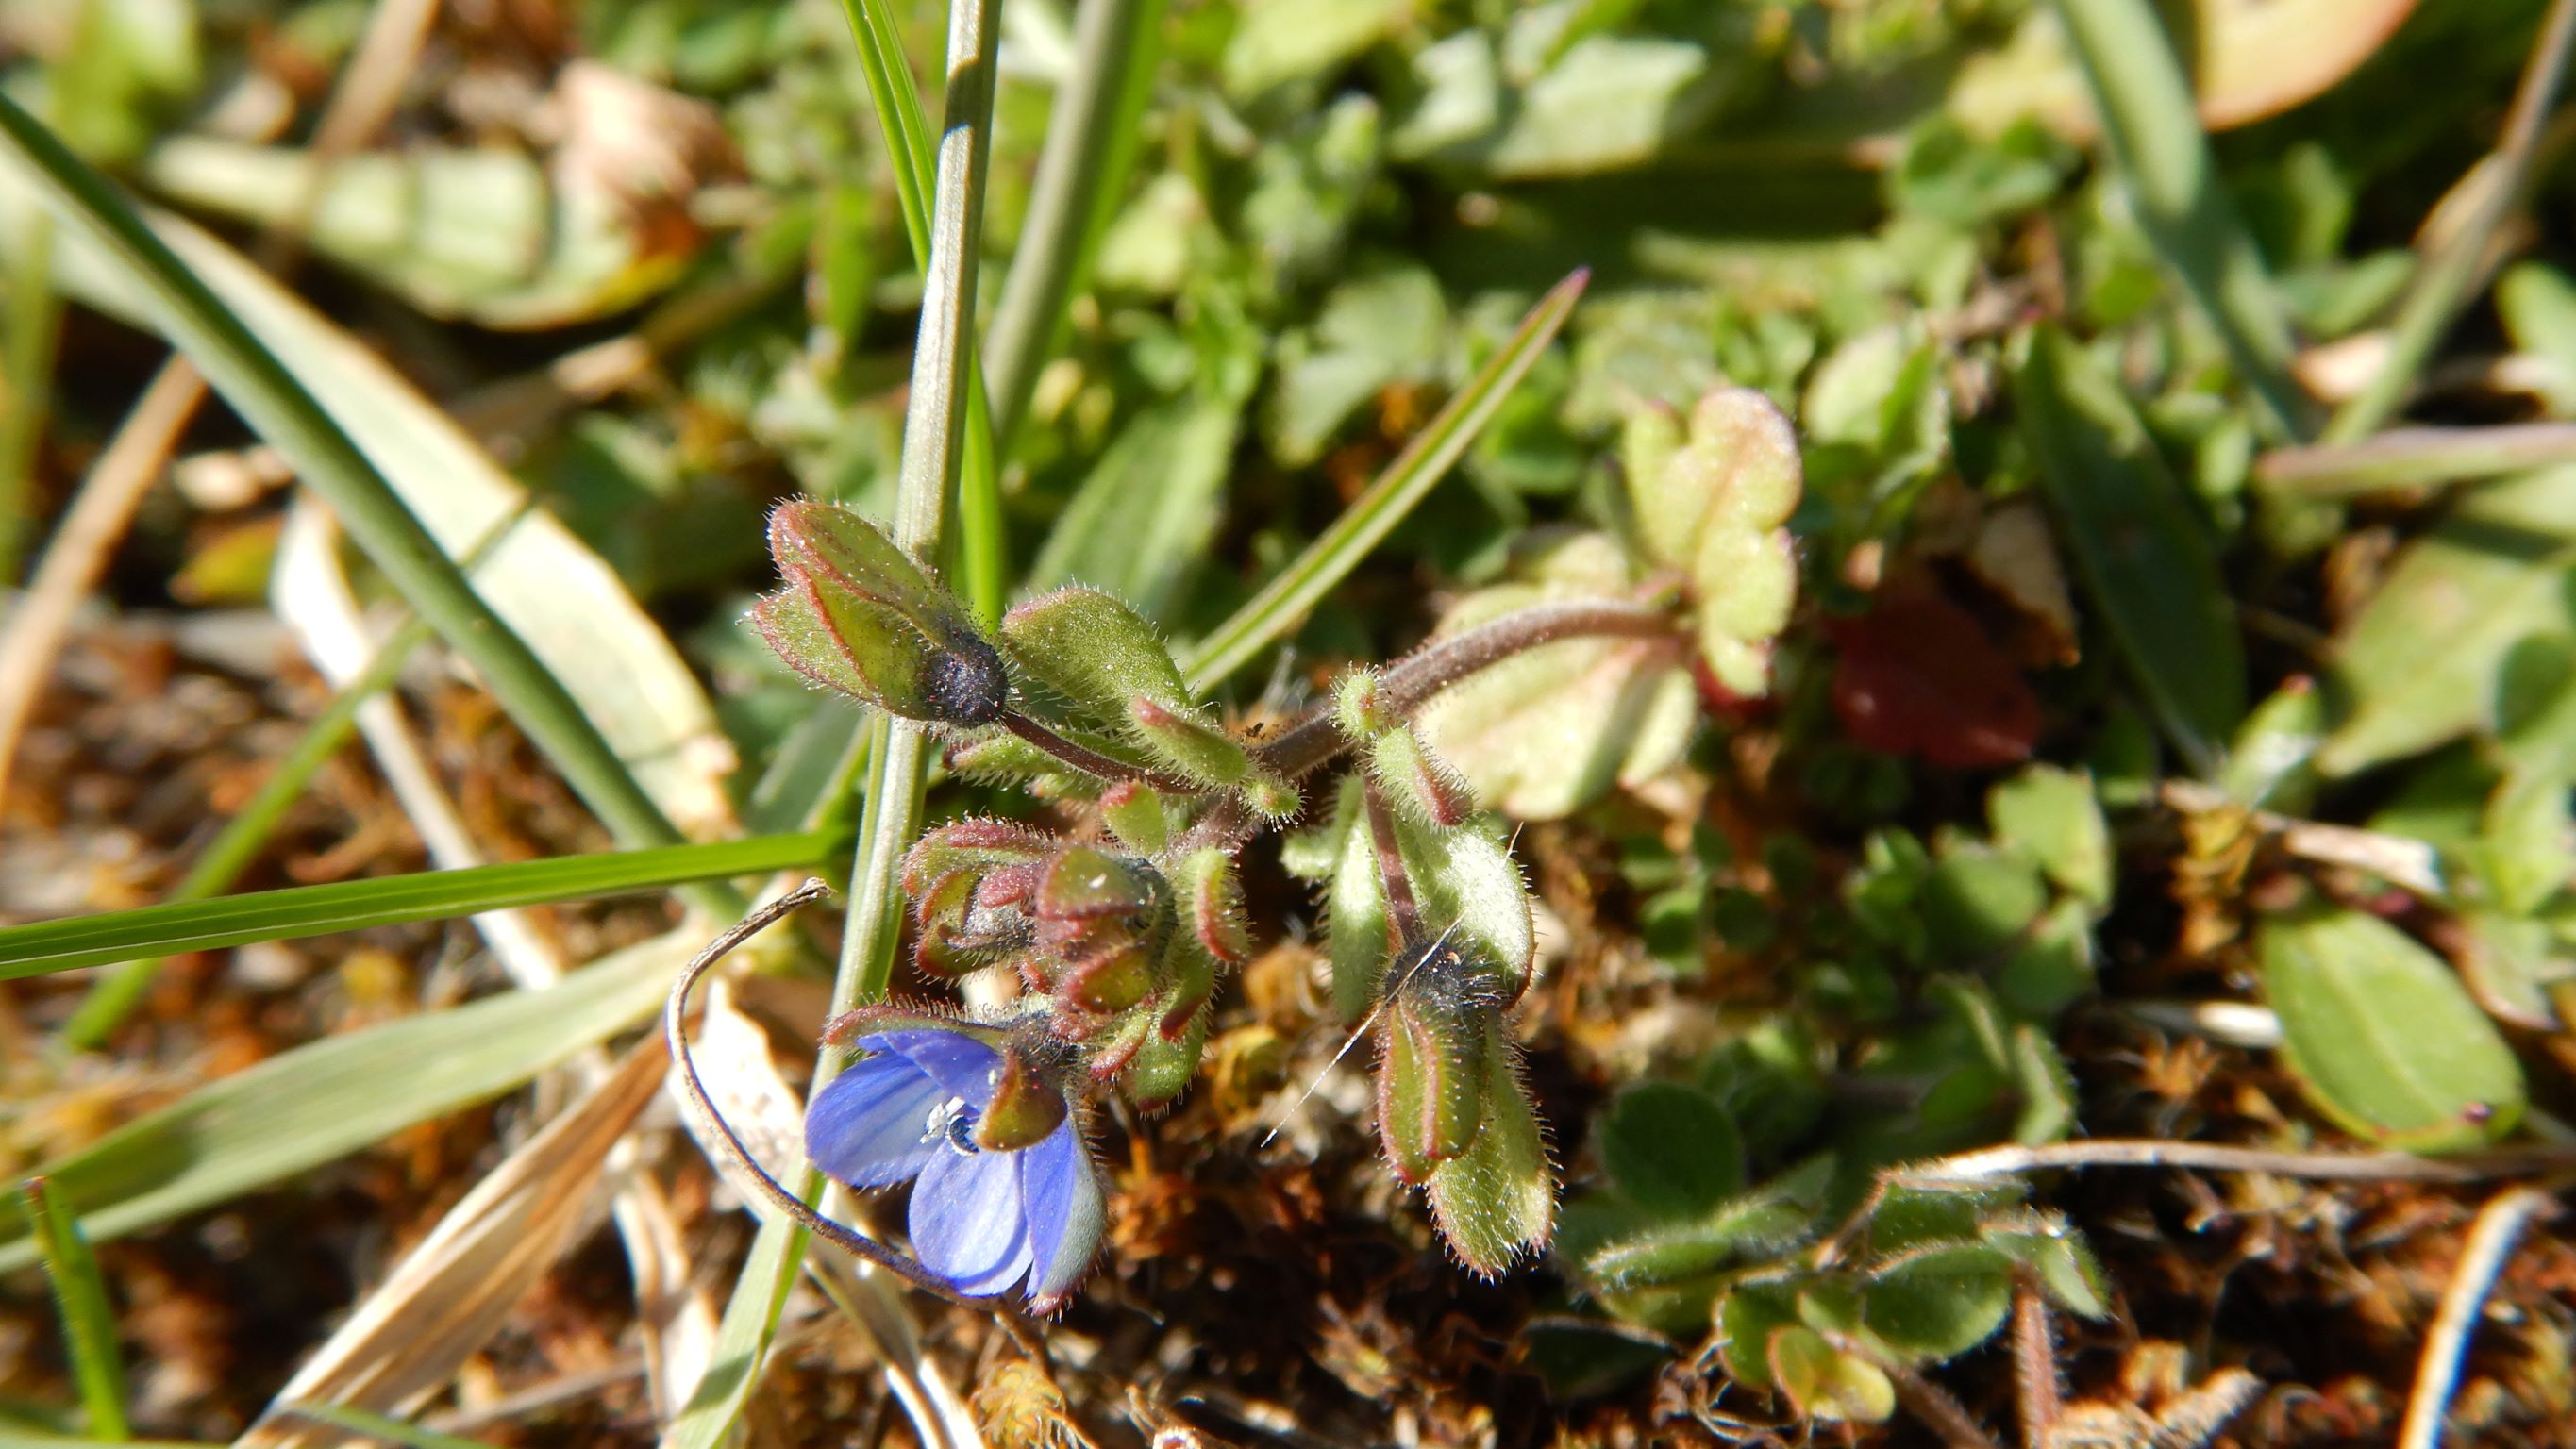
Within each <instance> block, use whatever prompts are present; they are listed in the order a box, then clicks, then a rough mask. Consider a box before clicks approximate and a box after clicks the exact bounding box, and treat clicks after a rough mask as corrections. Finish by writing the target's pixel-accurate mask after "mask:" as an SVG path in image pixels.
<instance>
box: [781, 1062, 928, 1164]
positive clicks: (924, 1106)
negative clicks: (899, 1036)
mask: <svg viewBox="0 0 2576 1449" xmlns="http://www.w3.org/2000/svg"><path fill="white" fill-rule="evenodd" d="M948 1097H949V1093H948V1091H947V1089H945V1088H943V1087H942V1086H940V1085H939V1083H938V1082H937V1081H935V1080H933V1079H932V1078H931V1075H930V1074H929V1073H928V1072H925V1071H923V1070H922V1069H921V1068H919V1067H917V1066H915V1065H913V1063H912V1059H911V1058H909V1057H906V1056H903V1055H900V1054H898V1053H894V1052H888V1053H886V1054H884V1055H882V1056H873V1057H869V1058H867V1059H865V1060H863V1061H857V1062H852V1063H851V1064H850V1065H849V1066H848V1067H847V1068H845V1069H844V1070H843V1071H842V1072H841V1074H840V1075H839V1076H837V1077H834V1078H833V1079H832V1080H831V1081H829V1082H827V1083H825V1084H824V1086H823V1090H821V1091H819V1092H817V1093H815V1094H814V1100H813V1101H812V1103H810V1104H809V1105H808V1106H807V1107H806V1109H805V1155H806V1156H807V1157H808V1158H810V1159H812V1160H813V1163H814V1165H815V1166H816V1167H819V1168H821V1169H823V1171H824V1172H826V1173H828V1174H830V1175H831V1177H832V1178H833V1179H834V1180H835V1181H838V1182H844V1183H847V1184H849V1185H850V1186H852V1187H892V1186H893V1185H894V1184H896V1183H898V1182H904V1181H908V1180H909V1179H911V1178H913V1177H916V1176H919V1175H920V1173H921V1170H922V1169H923V1168H924V1167H927V1166H929V1164H930V1159H931V1155H932V1154H933V1153H935V1152H945V1151H948V1150H949V1149H948V1148H947V1147H946V1146H945V1144H943V1143H940V1142H938V1141H936V1140H935V1139H934V1141H932V1142H927V1143H925V1142H923V1141H922V1140H921V1136H922V1131H923V1128H924V1126H925V1125H926V1124H927V1123H928V1122H929V1120H930V1114H931V1113H932V1112H933V1111H935V1110H937V1109H938V1107H939V1105H940V1104H941V1103H943V1102H945V1101H947V1100H948Z"/></svg>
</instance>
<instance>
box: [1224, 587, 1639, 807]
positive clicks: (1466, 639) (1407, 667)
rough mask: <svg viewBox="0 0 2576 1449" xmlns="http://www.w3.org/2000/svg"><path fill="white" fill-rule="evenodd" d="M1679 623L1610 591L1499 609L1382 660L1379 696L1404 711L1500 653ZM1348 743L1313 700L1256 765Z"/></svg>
mask: <svg viewBox="0 0 2576 1449" xmlns="http://www.w3.org/2000/svg"><path fill="white" fill-rule="evenodd" d="M1680 638H1681V632H1680V629H1679V626H1677V625H1676V624H1675V623H1674V621H1673V616H1672V615H1671V613H1669V612H1668V611H1666V610H1663V609H1656V608H1650V607H1648V606H1646V605H1643V604H1627V603H1620V602H1617V601H1615V600H1610V599H1597V600H1588V601H1586V602H1583V603H1574V604H1539V605H1535V606H1533V607H1531V608H1527V609H1521V610H1518V611H1516V612H1514V613H1509V614H1505V615H1504V616H1503V617H1501V618H1499V619H1496V620H1494V621H1493V622H1492V623H1489V624H1480V625H1478V626H1476V627H1475V628H1473V629H1470V630H1468V631H1467V632H1465V633H1463V634H1453V635H1451V636H1450V637H1448V638H1446V639H1435V640H1433V641H1432V642H1431V643H1428V644H1425V645H1423V646H1422V647H1421V648H1419V649H1416V650H1414V651H1413V652H1412V653H1411V654H1408V655H1406V656H1404V657H1403V658H1402V659H1399V660H1397V661H1396V662H1395V663H1393V664H1390V665H1388V666H1387V668H1386V672H1385V673H1384V674H1382V675H1381V676H1379V682H1378V698H1379V700H1380V701H1381V702H1382V704H1383V706H1384V708H1385V709H1386V710H1387V711H1388V712H1389V713H1392V714H1399V715H1406V714H1411V713H1412V712H1413V711H1415V710H1417V709H1420V708H1421V707H1422V706H1424V705H1425V704H1428V703H1430V702H1431V699H1432V697H1433V696H1434V695H1437V694H1438V693H1440V691H1442V690H1444V689H1447V688H1449V687H1450V686H1451V685H1454V684H1456V683H1458V682H1459V681H1460V680H1463V679H1465V678H1467V677H1468V676H1469V675H1472V674H1475V673H1477V672H1478V671H1480V670H1485V669H1490V668H1492V667H1493V666H1495V665H1497V664H1500V663H1502V662H1503V661H1504V660H1506V659H1510V658H1513V657H1514V656H1516V655H1519V654H1522V653H1525V652H1527V651H1529V650H1532V649H1536V648H1539V647H1541V646H1543V645H1548V644H1558V643H1562V642H1564V641H1566V640H1569V639H1673V640H1676V641H1678V640H1679V639H1680ZM1348 748H1350V741H1349V740H1347V739H1345V738H1343V736H1342V733H1341V731H1340V730H1339V729H1338V728H1336V727H1335V726H1334V724H1333V711H1332V707H1331V706H1330V705H1329V704H1327V705H1318V706H1317V707H1316V708H1314V709H1313V710H1310V711H1308V712H1307V714H1306V716H1305V717H1304V718H1302V719H1300V720H1298V721H1297V722H1296V723H1295V724H1292V725H1290V726H1289V727H1288V728H1286V729H1284V730H1282V731H1280V732H1279V734H1278V735H1277V736H1276V737H1274V738H1273V739H1272V740H1271V741H1270V743H1269V744H1267V745H1265V746H1263V747H1262V748H1261V750H1260V751H1259V755H1258V757H1259V759H1260V762H1261V764H1262V767H1263V768H1265V769H1268V770H1271V771H1273V772H1275V773H1277V774H1280V775H1283V776H1285V777H1287V778H1288V779H1291V780H1294V779H1297V778H1299V777H1301V776H1304V775H1309V774H1312V773H1314V771H1316V770H1317V769H1319V768H1321V767H1322V766H1324V765H1326V764H1329V763H1331V762H1332V760H1333V759H1334V757H1336V756H1338V755H1340V754H1341V753H1342V751H1344V750H1346V749H1348Z"/></svg>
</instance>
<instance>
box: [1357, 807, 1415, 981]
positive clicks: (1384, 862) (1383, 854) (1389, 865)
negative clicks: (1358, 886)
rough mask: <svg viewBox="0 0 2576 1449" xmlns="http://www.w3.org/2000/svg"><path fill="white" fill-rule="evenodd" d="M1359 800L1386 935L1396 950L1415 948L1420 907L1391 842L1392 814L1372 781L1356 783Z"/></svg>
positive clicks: (1401, 853)
mask: <svg viewBox="0 0 2576 1449" xmlns="http://www.w3.org/2000/svg"><path fill="white" fill-rule="evenodd" d="M1360 800H1361V802H1362V803H1363V804H1364V805H1365V806H1366V807H1367V809H1368V826H1369V843H1370V844H1371V845H1372V846H1374V847H1375V848H1376V850H1377V880H1378V888H1379V889H1380V890H1382V891H1384V892H1385V893H1386V925H1387V934H1388V935H1390V936H1393V937H1394V938H1395V941H1396V945H1397V949H1399V950H1402V949H1405V948H1408V947H1412V946H1415V945H1418V944H1419V943H1420V942H1421V940H1422V938H1423V936H1424V934H1425V933H1424V931H1423V929H1422V907H1421V905H1420V904H1419V903H1417V902H1416V901H1415V900H1414V898H1413V878H1412V877H1411V876H1409V875H1406V874H1405V873H1404V849H1403V847H1402V846H1400V845H1399V844H1397V842H1396V838H1395V812H1394V811H1393V810H1391V809H1389V808H1388V807H1387V803H1386V792H1385V791H1383V790H1380V789H1379V788H1378V787H1377V781H1376V780H1374V779H1367V778H1363V779H1362V780H1361V781H1360Z"/></svg>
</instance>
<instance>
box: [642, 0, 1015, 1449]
mask: <svg viewBox="0 0 2576 1449" xmlns="http://www.w3.org/2000/svg"><path fill="white" fill-rule="evenodd" d="M849 3H850V4H851V5H852V6H853V7H854V8H853V10H852V19H853V22H854V24H853V29H854V30H859V31H863V32H865V31H867V30H868V29H869V27H865V26H861V25H858V24H857V23H856V22H858V21H859V20H861V19H862V18H864V15H865V14H867V13H879V14H881V9H882V7H871V6H869V5H867V4H866V3H864V0H849ZM999 9H1000V0H955V3H954V4H953V5H952V6H951V8H950V10H949V15H948V67H947V73H948V75H949V77H950V79H949V87H948V95H949V104H950V107H951V112H950V115H949V118H948V119H949V129H948V131H947V133H946V135H945V136H944V137H943V138H942V140H941V150H940V156H939V165H938V169H937V172H936V176H937V188H936V191H935V192H934V208H933V211H932V214H931V216H930V218H929V221H930V225H929V226H928V227H926V228H925V239H926V240H927V242H928V247H927V251H926V254H927V256H928V258H929V260H928V262H927V264H926V266H925V267H924V269H923V270H924V274H925V277H926V285H925V287H924V289H923V294H922V307H921V333H920V336H919V337H918V339H917V340H916V341H915V342H914V344H913V354H912V396H911V400H910V401H911V406H910V407H909V408H908V409H907V411H906V413H905V416H904V432H903V468H902V472H901V473H900V474H899V475H898V477H897V479H896V484H895V507H894V537H895V541H896V542H898V543H900V544H902V545H903V546H904V547H906V548H909V549H911V550H912V551H913V552H914V553H915V554H916V555H918V556H920V557H925V558H927V557H934V556H936V554H937V552H938V548H939V541H940V536H941V533H942V531H943V529H944V526H945V524H946V521H947V520H946V503H947V499H948V482H949V475H950V474H951V472H952V471H953V469H952V467H951V460H952V458H953V457H954V456H955V452H956V449H957V443H958V439H959V437H960V435H961V434H962V433H964V432H966V429H967V426H968V424H969V422H970V420H971V417H972V414H973V411H974V408H975V406H976V397H977V394H978V392H979V391H980V389H979V386H978V381H977V378H976V374H975V368H974V365H973V353H972V351H971V348H970V346H969V344H970V342H971V336H972V324H973V319H974V297H975V271H976V252H977V246H976V241H977V237H978V236H979V234H980V231H981V219H982V215H983V205H984V176H985V168H986V165H987V164H988V162H989V161H990V159H991V155H992V151H991V145H992V126H993V84H994V72H995V42H996V40H997V39H998V37H997V36H996V34H995V27H994V19H995V15H996V12H997V11H998V10H999ZM859 43H860V49H861V51H862V52H863V53H864V52H865V51H867V49H868V48H869V45H870V35H869V34H868V33H861V34H860V35H859ZM883 104H884V103H883V101H880V107H881V108H882V106H883ZM891 130H892V127H891V126H889V131H891ZM897 164H898V166H900V165H901V158H900V157H898V158H897ZM966 453H967V455H968V457H969V458H971V457H972V455H973V449H972V448H971V447H969V448H968V449H966ZM929 753H930V752H929V749H928V740H927V737H926V736H925V735H924V733H923V731H922V727H921V726H920V725H918V724H916V723H914V722H912V721H910V720H897V719H893V718H890V717H888V716H885V715H882V714H880V715H878V716H877V717H876V718H875V719H873V720H872V721H870V726H869V731H868V792H867V809H866V812H865V813H864V814H863V815H862V816H861V817H860V821H859V844H858V852H857V857H856V860H855V863H854V864H853V865H852V867H851V874H850V889H851V892H852V896H853V899H852V901H851V904H850V912H849V918H848V920H847V922H846V923H845V924H844V925H843V927H842V935H841V954H840V964H839V968H838V970H837V972H836V973H835V976H834V979H833V982H832V1000H833V1003H834V1005H833V1007H832V1010H833V1011H834V1012H836V1013H837V1012H841V1011H846V1010H848V1009H849V1008H850V1007H851V1006H854V1005H856V1004H857V1003H859V1002H861V1001H865V1000H872V999H874V998H876V997H880V996H883V995H884V994H885V991H886V980H887V977H888V976H889V974H890V973H891V971H892V968H893V964H894V950H895V943H896V940H897V938H898V936H899V935H900V934H901V916H902V909H903V895H902V891H901V889H900V886H899V882H898V879H897V876H898V868H899V862H900V860H901V859H902V855H903V851H904V849H905V847H907V846H908V845H910V844H911V841H912V835H913V832H914V831H915V830H916V829H917V828H918V827H919V825H920V821H921V797H922V789H923V783H924V780H925V778H926V777H927V774H928V766H929ZM841 1057H842V1053H841V1052H840V1051H838V1050H837V1049H828V1048H827V1049H826V1050H824V1051H823V1052H822V1053H821V1054H820V1055H819V1057H818V1059H817V1060H816V1062H815V1069H814V1081H813V1086H812V1088H811V1090H813V1091H820V1090H822V1088H823V1086H824V1084H825V1083H827V1082H829V1081H830V1080H831V1079H832V1077H833V1075H834V1074H835V1073H836V1072H838V1071H839V1070H840V1067H841ZM822 1186H823V1179H822V1175H821V1174H820V1173H818V1172H814V1171H812V1170H810V1169H809V1170H808V1171H807V1172H806V1173H805V1176H804V1180H803V1181H801V1182H799V1183H797V1184H795V1187H796V1189H797V1191H798V1193H799V1195H800V1196H802V1197H804V1198H805V1199H806V1200H807V1201H809V1202H812V1201H815V1200H816V1196H817V1193H818V1192H819V1191H820V1190H821V1189H822ZM832 1197H833V1194H832V1193H830V1192H822V1193H821V1206H822V1208H823V1210H824V1211H825V1212H830V1211H832V1210H833V1204H832ZM805 1238H806V1235H805V1232H804V1230H803V1229H801V1228H798V1227H796V1226H794V1225H793V1224H781V1223H774V1222H773V1223H766V1224H763V1225H762V1227H761V1230H760V1236H759V1238H758V1239H757V1240H756V1241H755V1242H754V1244H753V1249H752V1255H751V1258H750V1260H749V1261H748V1262H746V1263H745V1264H744V1265H743V1270H742V1273H741V1275H740V1276H738V1277H737V1278H736V1279H735V1280H734V1291H733V1295H732V1297H731V1299H730V1300H729V1301H728V1302H727V1303H726V1304H725V1312H724V1321H723V1323H722V1325H721V1326H720V1327H719V1330H718V1337H717V1347H716V1357H715V1362H714V1364H713V1366H712V1367H710V1368H709V1370H708V1372H707V1376H706V1380H705V1381H704V1382H703V1383H701V1384H700V1385H699V1386H698V1390H697V1392H696V1393H695V1394H693V1395H692V1396H691V1398H690V1401H689V1403H688V1405H687V1406H686V1407H685V1408H684V1409H683V1410H682V1411H681V1413H680V1414H679V1416H678V1417H677V1418H676V1419H675V1420H674V1422H673V1423H672V1425H671V1428H670V1430H669V1431H668V1432H667V1433H665V1434H664V1435H663V1437H662V1444H663V1449H718V1446H720V1445H722V1444H723V1443H724V1442H725V1440H726V1439H727V1438H728V1437H729V1436H730V1435H731V1433H732V1431H733V1425H734V1421H735V1420H736V1419H737V1418H739V1417H740V1416H741V1414H742V1408H743V1405H744V1404H745V1403H747V1402H748V1401H749V1400H750V1397H751V1391H752V1389H753V1388H754V1387H755V1386H756V1385H757V1384H758V1383H759V1381H760V1370H761V1360H762V1358H763V1356H764V1355H765V1354H766V1352H767V1349H768V1345H769V1342H770V1340H771V1338H772V1337H773V1336H775V1335H776V1333H777V1331H778V1314H779V1310H780V1309H782V1308H784V1307H785V1306H786V1303H787V1290H788V1288H789V1287H790V1286H791V1285H793V1284H794V1282H795V1280H796V1270H797V1266H798V1265H799V1264H801V1263H802V1262H803V1261H804V1255H805Z"/></svg>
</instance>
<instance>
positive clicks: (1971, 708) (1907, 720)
mask: <svg viewBox="0 0 2576 1449" xmlns="http://www.w3.org/2000/svg"><path fill="white" fill-rule="evenodd" d="M1826 627H1827V632H1829V633H1830V634H1831V635H1832V637H1833V641H1834V644H1835V645H1836V647H1838V648H1839V649H1841V650H1842V663H1841V666H1840V667H1839V668H1837V669H1836V670H1835V671H1834V712H1835V713H1836V714H1837V715H1840V716H1841V717H1842V722H1843V728H1844V729H1846V730H1848V731H1850V732H1851V737H1852V738H1853V739H1854V740H1856V741H1858V742H1859V743H1861V744H1863V745H1866V746H1868V747H1869V748H1871V749H1874V750H1884V751H1886V752H1888V753H1889V754H1898V755H1904V754H1912V755H1920V756H1922V757H1923V758H1924V759H1926V760H1928V761H1930V762H1931V763H1933V764H1935V765H1943V766H1947V767H1949V768H1951V769H1957V770H1973V769H1985V768H1991V767H1994V766H1998V765H2009V764H2014V763H2017V762H2019V761H2022V760H2026V759H2029V758H2030V751H2031V746H2032V744H2033V743H2034V742H2036V741H2037V740H2038V738H2039V697H2038V696H2037V695H2035V694H2033V693H2032V692H2031V688H2030V684H2029V682H2028V681H2027V680H2024V679H2023V678H2022V676H2021V674H2020V672H2019V671H2018V670H2016V669H2015V668H2014V667H2013V663H2012V661H2011V660H2010V659H2008V658H2006V657H2005V655H2004V653H2003V651H2002V650H2001V649H1998V648H1996V647H1995V643H1994V641H1993V640H1992V639H1989V638H1988V637H1987V636H1986V631H1985V629H1984V628H1983V626H1981V625H1979V624H1978V623H1977V620H1976V618H1975V616H1973V615H1971V614H1970V613H1968V611H1967V610H1965V609H1962V608H1960V607H1959V606H1958V605H1956V604H1953V603H1951V602H1950V601H1949V600H1948V599H1945V598H1943V597H1941V596H1940V595H1939V594H1936V593H1933V592H1932V591H1931V590H1929V589H1926V588H1920V587H1898V588H1894V589H1890V590H1888V591H1887V592H1885V593H1883V594H1881V595H1880V596H1879V602H1878V607H1877V608H1875V609H1873V610H1871V611H1870V612H1869V613H1867V614H1865V615H1863V616H1861V617H1860V618H1857V619H1844V620H1837V621H1835V622H1833V623H1831V624H1829V625H1827V626H1826Z"/></svg>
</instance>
